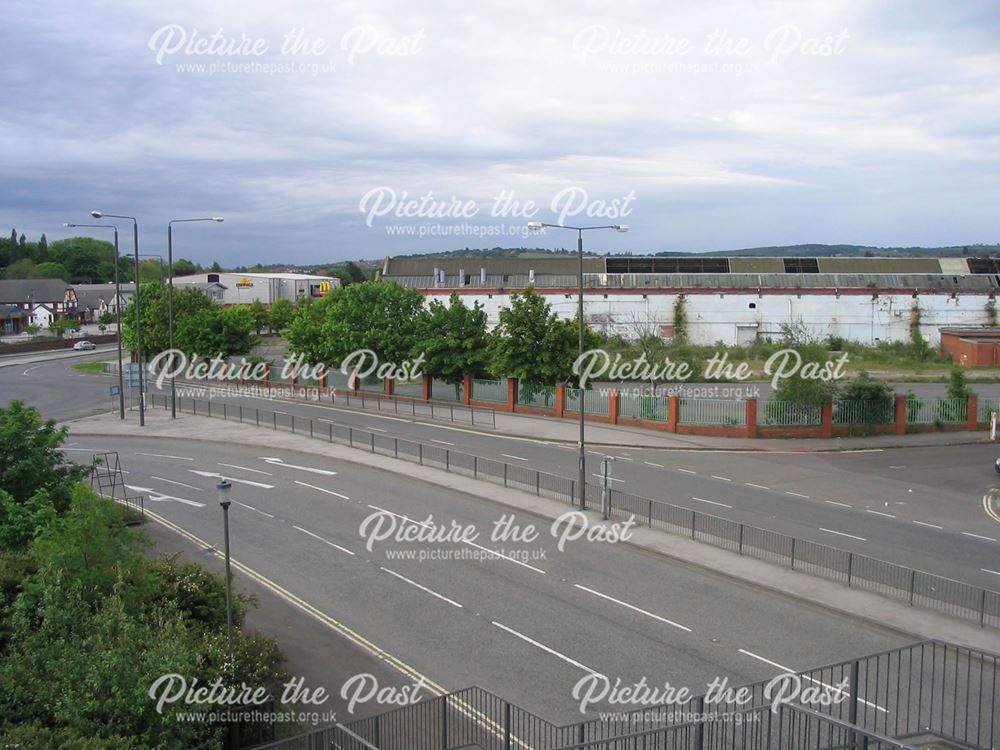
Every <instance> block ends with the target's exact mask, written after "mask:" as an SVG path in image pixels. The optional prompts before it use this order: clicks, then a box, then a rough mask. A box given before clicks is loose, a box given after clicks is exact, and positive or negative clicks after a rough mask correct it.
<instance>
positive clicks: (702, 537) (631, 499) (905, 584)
mask: <svg viewBox="0 0 1000 750" xmlns="http://www.w3.org/2000/svg"><path fill="white" fill-rule="evenodd" d="M354 398H357V397H354ZM157 404H160V405H161V406H162V408H164V409H168V408H169V407H170V399H169V398H168V397H163V396H157V395H156V394H151V395H150V406H151V407H152V408H155V407H156V405H157ZM220 407H221V408H220ZM439 408H440V407H439ZM177 409H178V411H181V412H185V411H186V412H189V413H192V414H200V415H202V416H208V417H213V416H214V417H221V418H222V419H228V420H233V421H236V420H238V421H240V422H244V423H246V422H250V423H252V424H256V425H259V426H263V427H270V428H271V429H273V430H284V431H290V432H293V433H296V434H302V435H308V436H309V437H311V438H314V439H321V440H323V439H325V440H327V442H330V443H333V442H337V443H341V444H345V445H348V446H349V447H352V448H361V449H364V450H368V451H369V452H371V453H380V454H382V455H387V456H392V457H393V458H403V459H405V460H409V461H414V462H416V463H419V464H422V465H423V464H426V465H431V466H435V467H437V468H443V469H444V470H445V471H450V472H453V473H457V474H465V475H466V476H471V477H473V478H475V479H483V480H485V481H490V482H493V483H495V484H502V485H503V486H504V487H514V488H516V489H521V490H524V491H527V492H534V493H535V494H536V495H539V496H541V495H544V496H545V497H550V498H553V499H556V500H562V501H565V502H567V503H569V504H571V505H573V504H577V503H578V502H579V499H580V498H579V497H578V492H577V489H578V488H577V486H576V485H577V482H576V480H574V479H570V478H567V477H563V476H559V475H557V474H551V473H549V472H544V471H539V470H537V469H531V468H529V467H526V466H523V465H520V466H515V465H511V464H508V463H505V462H502V461H498V460H496V459H492V458H486V457H483V456H476V455H472V454H469V453H463V452H461V451H455V450H451V449H449V448H444V447H442V446H439V445H430V444H426V443H420V442H417V441H413V440H406V439H403V438H397V437H393V436H390V435H386V434H383V433H375V432H372V431H368V430H364V429H361V428H358V427H349V426H347V425H335V424H332V423H330V422H325V421H324V422H320V421H318V420H314V419H312V418H311V417H301V416H298V417H297V416H296V415H294V414H281V413H278V412H276V411H270V410H266V409H259V408H256V407H253V408H250V407H244V406H234V405H232V404H226V403H222V404H216V405H215V406H214V412H213V406H212V402H211V401H199V400H197V399H192V398H190V397H185V398H178V400H177ZM584 489H585V492H586V497H585V498H584V500H585V502H584V505H586V504H587V502H591V504H592V505H594V506H596V505H597V504H598V503H599V502H600V499H601V488H600V487H598V486H596V485H593V484H588V485H587V487H586V488H584ZM608 499H609V512H610V514H612V515H616V516H624V515H627V516H634V518H635V520H636V522H637V523H642V522H645V524H646V525H647V526H649V527H650V528H660V529H663V530H664V531H669V532H672V533H675V534H683V535H684V536H689V537H690V538H691V539H694V540H696V541H701V542H705V543H708V544H711V545H713V546H716V547H721V548H724V549H728V550H730V551H733V552H736V553H737V554H739V555H744V556H747V557H754V558H757V559H760V560H766V561H768V562H772V563H777V564H779V565H786V566H788V567H790V568H792V569H794V570H802V571H805V572H808V573H811V574H812V575H815V576H818V577H821V578H826V579H829V580H833V581H836V582H839V583H843V584H845V585H847V586H849V587H852V588H860V589H864V590H866V591H872V592H875V593H878V594H881V595H883V596H886V597H890V598H893V599H898V600H901V601H904V602H907V603H908V604H910V605H912V606H920V607H923V608H925V609H931V610H935V611H938V612H944V613H945V614H948V615H952V616H954V617H958V618H961V619H964V620H968V621H972V622H975V623H978V624H979V626H980V627H987V626H989V627H1000V592H996V591H993V590H991V589H985V588H982V587H978V586H973V585H971V584H968V583H962V582H961V581H956V580H953V579H951V578H946V577H944V576H939V575H936V574H934V573H927V572H924V571H920V570H916V569H914V568H909V567H906V566H904V565H898V564H896V563H891V562H887V561H885V560H879V559H877V558H874V557H869V556H867V555H862V554H860V553H857V552H850V551H847V550H842V549H839V548H837V547H830V546H827V545H825V544H820V543H818V542H812V541H808V540H804V539H798V538H796V537H791V536H788V535H786V534H781V533H778V532H776V531H771V530H769V529H762V528H759V527H756V526H750V525H748V524H745V523H741V522H739V521H733V520H731V519H728V518H722V517H720V516H715V515H712V514H710V513H704V512H702V511H697V510H691V509H689V508H684V507H682V506H679V505H674V504H672V503H669V502H666V501H663V500H654V499H652V498H647V497H640V496H638V495H632V494H629V493H627V492H623V491H621V490H616V489H613V488H612V489H609V490H608Z"/></svg>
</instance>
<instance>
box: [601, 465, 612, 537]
mask: <svg viewBox="0 0 1000 750" xmlns="http://www.w3.org/2000/svg"><path fill="white" fill-rule="evenodd" d="M614 460H615V457H614V456H605V457H604V458H602V459H601V480H602V481H601V508H603V510H604V520H605V521H607V520H608V519H609V518H610V517H611V493H610V492H608V482H609V481H610V480H611V463H612V462H613V461H614Z"/></svg>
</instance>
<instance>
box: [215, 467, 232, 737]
mask: <svg viewBox="0 0 1000 750" xmlns="http://www.w3.org/2000/svg"><path fill="white" fill-rule="evenodd" d="M215 489H216V490H217V491H218V493H219V505H221V506H222V530H223V535H224V536H225V540H226V629H227V633H228V638H229V681H230V684H231V685H235V684H236V659H235V657H234V655H233V576H232V573H231V572H230V570H229V506H230V505H232V501H231V500H230V495H231V494H232V491H233V484H232V482H230V481H229V480H228V479H225V478H222V479H220V480H219V483H218V484H217V485H215ZM227 744H228V746H229V747H231V748H235V747H236V746H237V742H236V724H235V723H234V722H233V721H232V720H230V721H229V741H228V743H227Z"/></svg>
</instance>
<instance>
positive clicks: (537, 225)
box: [528, 221, 628, 510]
mask: <svg viewBox="0 0 1000 750" xmlns="http://www.w3.org/2000/svg"><path fill="white" fill-rule="evenodd" d="M544 227H550V228H552V229H569V230H572V231H574V232H576V254H577V258H578V260H579V264H578V267H577V286H578V287H579V289H578V295H577V308H576V317H577V320H578V321H579V324H580V331H579V333H580V354H581V355H582V354H583V329H584V324H583V233H584V232H589V231H590V230H592V229H614V230H615V231H616V232H627V231H628V226H626V225H625V224H607V225H604V226H595V227H571V226H566V225H563V224H546V223H544V222H541V221H529V222H528V229H530V230H532V231H534V232H540V231H541V230H542V229H543V228H544ZM577 410H578V411H579V412H580V442H579V448H580V479H579V482H580V510H585V509H586V507H587V452H586V448H585V444H586V443H585V439H584V419H583V390H582V389H581V390H580V402H579V404H578V405H577Z"/></svg>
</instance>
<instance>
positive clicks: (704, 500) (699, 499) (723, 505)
mask: <svg viewBox="0 0 1000 750" xmlns="http://www.w3.org/2000/svg"><path fill="white" fill-rule="evenodd" d="M691 499H692V500H697V501H698V502H699V503H708V504H709V505H719V506H721V507H723V508H730V509H732V507H733V506H732V505H726V504H725V503H717V502H715V500H706V499H705V498H703V497H692V498H691Z"/></svg>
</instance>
